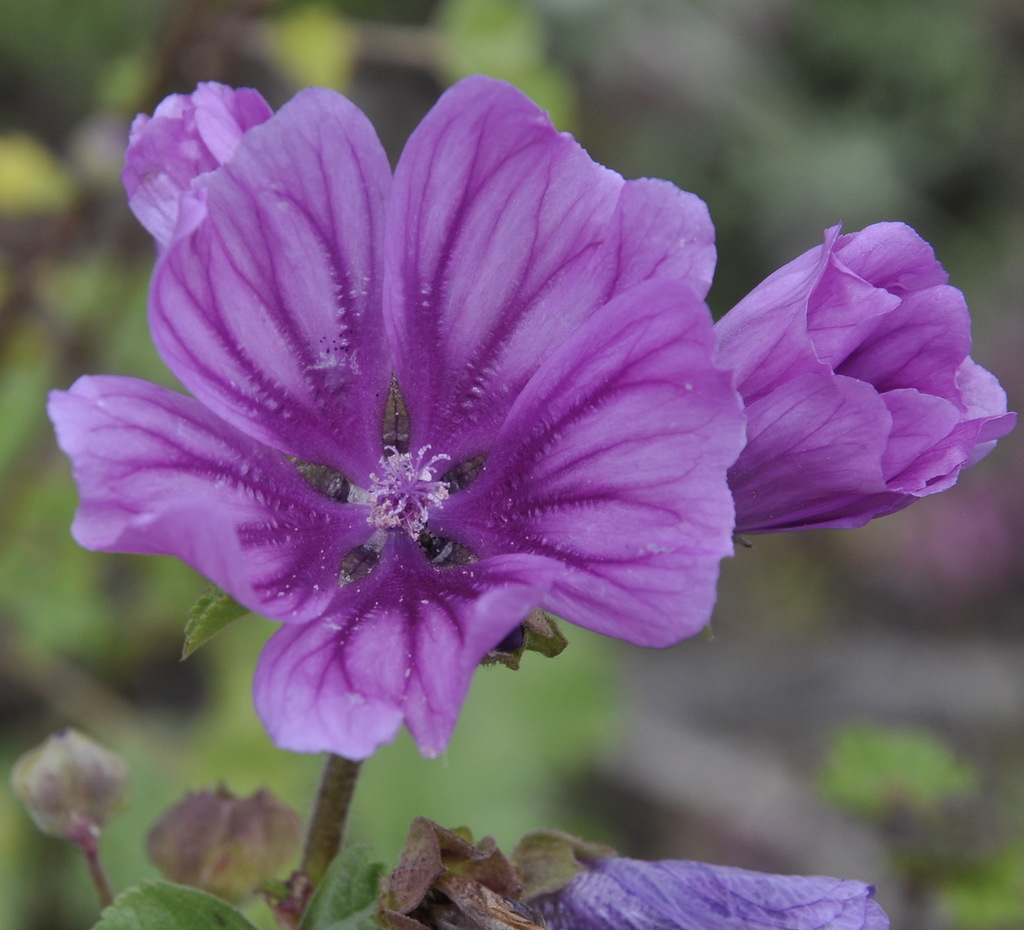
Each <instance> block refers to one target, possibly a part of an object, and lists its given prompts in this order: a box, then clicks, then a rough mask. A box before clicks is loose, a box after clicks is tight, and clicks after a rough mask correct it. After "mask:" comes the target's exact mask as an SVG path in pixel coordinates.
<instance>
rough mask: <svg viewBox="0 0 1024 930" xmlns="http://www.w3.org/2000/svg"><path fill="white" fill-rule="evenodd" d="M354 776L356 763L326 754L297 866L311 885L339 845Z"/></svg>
mask: <svg viewBox="0 0 1024 930" xmlns="http://www.w3.org/2000/svg"><path fill="white" fill-rule="evenodd" d="M358 775H359V763H358V762H353V761H352V760H351V759H345V758H343V757H342V756H334V755H330V756H328V757H327V762H326V764H325V765H324V771H323V775H322V776H321V778H320V789H319V790H318V792H317V796H316V804H315V805H314V807H313V815H312V817H311V818H310V821H309V832H308V833H307V834H306V848H305V849H304V850H303V853H302V866H301V869H302V871H303V872H304V873H305V874H306V876H307V877H308V878H309V881H310V884H311V886H312V887H314V888H315V887H316V886H317V885H318V884H320V880H321V879H322V878H323V877H324V873H325V872H326V871H327V867H328V866H329V865H330V864H331V860H333V859H334V857H335V856H336V855H337V854H338V850H339V849H340V848H341V841H342V837H343V836H344V834H345V820H346V818H347V817H348V809H349V805H350V804H351V803H352V794H353V792H354V791H355V787H356V778H357V777H358Z"/></svg>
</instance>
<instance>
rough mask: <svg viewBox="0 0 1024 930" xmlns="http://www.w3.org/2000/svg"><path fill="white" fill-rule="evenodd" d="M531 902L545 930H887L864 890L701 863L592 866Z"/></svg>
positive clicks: (612, 861) (606, 862)
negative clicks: (752, 929)
mask: <svg viewBox="0 0 1024 930" xmlns="http://www.w3.org/2000/svg"><path fill="white" fill-rule="evenodd" d="M586 865H587V868H586V870H585V871H583V872H581V873H579V874H578V875H577V876H576V877H575V878H573V879H572V880H571V881H570V882H569V884H568V885H566V886H565V887H564V888H562V889H561V890H560V891H558V892H555V893H554V894H549V895H543V896H542V897H539V898H535V899H533V900H531V901H530V905H531V907H533V908H534V909H535V910H537V911H538V912H539V913H540V914H541V915H542V916H543V918H544V920H545V922H546V924H547V927H548V930H749V928H753V927H757V928H759V930H886V928H887V927H888V926H889V919H888V917H886V916H885V912H884V911H883V910H882V908H881V907H879V905H878V904H877V903H876V902H875V901H873V900H872V895H873V894H874V888H872V886H871V885H865V884H864V883H863V882H857V881H843V880H840V879H837V878H823V877H817V876H814V877H805V876H800V875H766V874H765V873H763V872H749V871H747V870H746V869H737V868H731V867H728V866H717V865H707V864H706V863H703V862H688V861H685V860H665V861H662V862H641V861H638V860H636V859H618V858H614V857H612V858H607V859H595V860H591V861H589V862H587V863H586Z"/></svg>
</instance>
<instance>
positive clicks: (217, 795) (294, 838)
mask: <svg viewBox="0 0 1024 930" xmlns="http://www.w3.org/2000/svg"><path fill="white" fill-rule="evenodd" d="M301 835H302V822H301V820H300V819H299V816H298V815H297V814H296V813H295V812H294V811H293V810H292V809H291V808H290V807H288V806H287V805H286V804H284V803H282V802H281V801H279V800H277V798H275V797H274V796H273V795H272V794H270V793H269V792H267V791H258V792H256V793H255V794H254V795H252V796H251V797H248V798H237V797H235V796H234V795H233V794H232V793H231V792H230V791H228V790H227V789H226V788H225V787H224V786H223V785H221V786H220V787H218V788H217V790H216V791H199V792H194V793H192V792H190V793H189V794H187V795H185V797H184V798H183V799H182V800H181V801H179V802H178V803H177V804H176V805H175V806H174V807H172V808H171V809H170V810H169V811H167V813H165V814H164V815H163V817H161V818H160V820H159V821H158V822H157V823H156V825H155V826H154V827H153V829H152V830H150V833H149V838H148V840H147V843H146V852H147V853H148V855H149V858H150V860H152V862H153V863H154V864H155V865H156V866H157V867H158V868H159V869H160V870H161V871H162V872H163V873H164V875H166V876H167V877H168V878H169V879H170V880H171V881H175V882H179V883H181V884H183V885H191V886H192V887H194V888H200V889H202V890H203V891H208V892H210V893H211V894H215V895H217V896H218V897H220V898H223V899H224V900H226V901H230V902H232V903H238V902H240V901H243V900H244V899H245V898H247V897H248V896H249V895H251V894H253V893H254V892H255V891H256V890H257V889H258V888H259V886H260V885H261V884H262V883H263V882H265V881H267V880H269V879H271V878H273V877H274V876H275V875H276V874H277V872H278V870H279V869H281V867H282V866H284V865H285V863H287V861H288V860H289V859H290V858H291V857H292V856H293V855H294V854H295V853H296V851H297V850H298V848H299V841H300V839H301Z"/></svg>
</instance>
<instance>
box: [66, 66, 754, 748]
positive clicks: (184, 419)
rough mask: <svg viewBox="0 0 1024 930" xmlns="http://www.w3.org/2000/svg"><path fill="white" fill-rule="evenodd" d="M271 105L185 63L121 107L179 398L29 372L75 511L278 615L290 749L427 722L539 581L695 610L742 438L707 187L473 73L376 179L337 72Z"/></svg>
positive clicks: (586, 602)
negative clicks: (203, 77)
mask: <svg viewBox="0 0 1024 930" xmlns="http://www.w3.org/2000/svg"><path fill="white" fill-rule="evenodd" d="M268 113H269V111H268V110H266V109H265V107H264V105H263V104H262V102H261V101H260V100H259V99H258V98H257V97H256V96H254V92H252V91H233V90H229V89H227V88H223V87H218V86H215V85H205V86H204V87H201V88H200V89H199V90H198V91H196V93H195V94H193V95H192V96H191V97H190V98H180V97H177V98H171V99H170V100H169V101H165V103H164V104H162V105H161V108H160V109H158V111H157V114H156V116H154V118H153V119H151V120H149V121H145V120H142V121H139V122H137V123H136V125H135V127H134V130H133V134H132V140H131V145H130V147H129V150H128V155H127V166H126V169H125V180H126V185H127V188H128V191H129V195H130V200H131V205H132V207H133V209H134V210H135V211H136V213H137V214H138V215H139V216H140V218H141V219H142V221H143V223H144V224H145V225H146V226H147V228H148V229H149V230H150V231H151V232H152V233H153V234H154V236H155V238H156V239H157V243H158V246H159V249H160V256H159V260H158V262H157V266H156V270H155V272H154V277H153V282H152V288H151V293H150V306H149V313H150V325H151V330H152V334H153V338H154V341H155V343H156V346H157V348H158V349H159V351H160V353H161V355H162V356H163V358H164V360H165V361H166V363H167V365H168V366H169V367H170V369H171V370H172V371H173V372H174V374H175V375H177V377H178V378H179V379H180V380H181V382H182V383H183V384H184V385H185V386H186V387H187V388H188V390H189V391H190V392H191V393H192V395H193V397H187V396H183V395H181V394H177V393H174V392H171V391H167V390H164V389H162V388H159V387H156V386H154V385H152V384H149V383H147V382H144V381H139V380H135V379H130V378H119V377H86V378H82V379H81V380H79V381H78V382H77V383H76V384H75V385H74V386H73V387H72V388H71V389H70V391H68V392H59V391H58V392H54V394H53V395H52V398H51V402H50V415H51V417H52V419H53V420H54V423H55V424H56V428H57V434H58V439H59V442H60V444H61V446H62V448H63V449H64V450H65V451H66V452H67V453H68V454H69V456H70V457H71V459H72V462H73V466H74V474H75V478H76V481H77V483H78V485H79V490H80V494H81V506H80V508H79V511H78V513H77V515H76V518H75V522H74V525H73V532H74V535H75V537H76V539H77V540H78V541H79V542H80V543H81V544H82V545H84V546H87V547H89V548H93V549H102V550H112V551H127V552H143V553H164V554H172V555H176V556H178V557H179V558H182V559H184V560H185V561H186V562H188V563H189V564H191V565H193V566H194V567H195V568H196V569H198V570H199V571H200V572H202V573H203V574H205V575H206V576H207V577H209V578H211V579H212V580H213V581H215V582H216V583H217V584H219V585H220V586H222V587H223V588H225V589H226V590H227V591H228V592H229V593H230V594H232V595H233V596H234V597H235V598H236V599H237V600H238V601H240V602H241V603H242V604H244V605H245V606H246V607H248V608H250V609H252V610H254V611H257V612H259V613H262V614H264V615H266V616H268V617H270V618H272V619H275V620H279V621H282V622H283V626H282V628H281V629H280V630H279V631H278V632H277V633H276V634H275V635H274V636H273V637H272V639H271V640H270V642H269V643H268V645H267V647H266V649H265V651H264V653H263V656H262V657H261V660H260V664H259V667H258V669H257V672H256V678H255V686H254V690H255V701H256V706H257V710H258V712H259V714H260V716H261V717H262V719H263V721H264V723H265V725H266V727H267V729H268V731H269V732H270V735H271V736H272V738H273V739H274V740H275V741H276V742H277V743H278V744H279V745H280V746H282V747H284V748H287V749H292V750H296V751H304V752H305V751H308V752H315V751H321V750H330V751H333V752H336V753H339V754H341V755H345V756H348V757H350V758H363V757H365V756H367V755H369V754H371V753H372V752H373V751H374V749H375V748H376V747H377V746H378V745H380V744H381V743H382V742H385V741H387V740H390V739H392V738H393V737H394V736H395V734H396V732H397V730H398V729H399V728H400V726H401V725H402V723H403V722H404V723H405V724H406V725H407V726H408V727H409V729H410V731H411V732H412V735H413V736H414V738H415V739H416V741H417V742H418V744H419V747H420V749H421V751H422V752H423V753H424V754H427V755H434V754H437V753H439V752H440V751H441V750H442V749H443V748H444V746H445V744H446V743H447V740H448V738H449V736H450V733H451V730H452V727H453V726H454V723H455V719H456V717H457V714H458V708H459V705H460V703H461V701H462V700H463V697H464V695H465V692H466V689H467V687H468V684H469V681H470V678H471V675H472V672H473V669H474V668H475V667H476V665H477V664H478V663H479V662H480V660H481V658H482V657H484V656H485V655H486V654H487V653H488V651H490V650H491V649H493V648H494V647H495V646H496V645H497V644H498V643H499V642H501V640H502V639H503V638H504V637H506V636H507V635H508V634H509V633H510V632H512V631H513V630H515V629H516V628H517V627H518V625H519V624H520V622H521V621H522V620H523V619H524V618H525V617H526V616H527V615H528V614H529V613H530V612H531V611H532V610H534V609H535V608H538V607H540V608H543V609H545V610H549V611H551V612H553V613H555V614H558V615H560V616H562V617H564V618H566V619H568V620H570V621H572V622H574V623H578V624H580V625H582V626H585V627H588V628H590V629H593V630H597V631H599V632H601V633H606V634H609V635H612V636H617V637H620V638H623V639H626V640H629V641H631V642H633V643H638V644H642V645H649V646H661V645H666V644H668V643H671V642H674V641H677V640H679V639H681V638H683V637H685V636H688V635H691V634H693V633H694V632H696V631H697V630H699V629H700V628H701V627H702V626H703V625H704V624H705V622H706V621H707V619H708V616H709V613H710V610H711V606H712V604H713V601H714V589H715V583H716V578H717V571H718V562H719V560H720V559H721V558H722V557H723V556H724V555H726V554H728V553H729V552H730V551H731V532H732V527H733V506H732V500H731V496H730V494H729V490H728V485H727V482H726V470H727V468H728V466H729V465H730V464H731V463H732V462H733V461H734V460H735V458H736V455H737V454H738V451H739V448H740V447H741V445H742V441H743V439H742V433H743V425H742V419H743V418H742V412H741V409H740V408H741V405H740V402H739V398H738V397H737V395H736V393H735V390H734V388H733V387H732V385H731V379H730V376H729V374H728V373H727V372H725V371H724V370H722V369H720V368H719V367H717V365H716V363H714V362H713V360H712V357H713V354H714V351H715V340H714V333H713V330H712V327H711V322H710V317H709V314H708V311H707V309H706V307H705V305H704V304H703V302H702V300H703V296H704V294H705V292H706V290H707V287H708V284H709V281H710V277H711V272H712V267H713V264H714V247H713V243H712V240H713V235H712V229H711V225H710V221H709V219H708V216H707V211H706V208H705V207H704V205H703V203H701V202H700V201H699V200H698V199H697V198H696V197H694V196H693V195H691V194H686V193H683V192H681V191H679V190H677V189H676V188H674V187H673V186H671V185H670V184H667V183H665V182H660V181H650V180H642V181H629V182H626V181H623V179H622V178H621V177H619V176H618V175H617V174H615V173H614V172H612V171H609V170H607V169H605V168H602V167H601V166H599V165H596V164H595V163H593V162H592V161H591V160H590V159H589V158H588V157H587V155H586V153H585V152H584V151H583V150H582V149H581V148H580V147H579V146H578V145H577V144H576V143H575V142H574V141H573V140H572V139H571V138H570V137H569V136H567V135H564V134H560V133H558V132H556V131H555V130H554V129H553V128H552V127H551V124H550V122H549V121H548V120H547V118H546V117H545V116H544V114H542V113H541V112H540V111H539V110H538V109H537V108H536V107H535V106H534V105H533V104H532V103H531V102H530V101H529V100H527V99H526V98H524V97H523V96H522V95H521V94H520V93H519V92H518V91H516V90H515V89H513V88H511V87H509V86H508V85H505V84H502V83H499V82H496V81H492V80H490V79H486V78H471V79H469V80H466V81H463V82H462V83H460V84H458V85H456V86H455V87H454V88H452V89H451V90H450V91H449V92H448V93H447V94H445V95H444V97H443V98H442V99H441V100H440V102H439V103H438V104H437V106H436V107H435V108H434V109H433V110H432V111H431V112H430V113H429V114H428V116H427V117H426V118H425V119H424V121H423V123H422V124H421V125H420V127H419V128H418V129H417V130H416V132H415V133H414V134H413V136H412V137H411V138H410V140H409V143H408V145H407V146H406V149H405V151H404V153H403V154H402V157H401V159H400V161H399V163H398V166H397V168H396V170H395V172H394V176H393V177H392V172H391V170H390V168H389V166H388V162H387V159H386V157H385V154H384V152H383V149H382V148H381V145H380V143H379V141H378V140H377V138H376V135H375V134H374V132H373V129H372V127H371V126H370V124H369V122H368V121H367V119H366V118H365V116H364V115H363V114H362V113H361V112H360V111H359V110H358V109H356V107H354V106H353V105H352V104H351V103H350V102H348V101H347V100H346V99H345V98H343V97H340V96H338V95H337V94H334V93H332V92H329V91H325V90H315V89H313V90H307V91H303V92H302V93H300V94H298V95H297V96H296V97H295V98H294V99H293V100H292V101H291V102H289V103H288V104H286V105H285V106H284V107H283V108H282V109H281V110H280V111H279V112H278V113H276V114H275V115H273V116H268Z"/></svg>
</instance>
